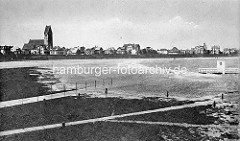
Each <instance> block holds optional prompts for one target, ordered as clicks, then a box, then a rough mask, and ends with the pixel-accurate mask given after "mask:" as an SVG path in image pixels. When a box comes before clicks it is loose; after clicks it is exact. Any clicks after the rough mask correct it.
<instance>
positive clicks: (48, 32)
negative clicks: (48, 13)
mask: <svg viewBox="0 0 240 141" xmlns="http://www.w3.org/2000/svg"><path fill="white" fill-rule="evenodd" d="M44 45H46V47H47V50H51V49H52V48H53V32H52V28H51V25H49V26H47V25H46V27H45V30H44Z"/></svg>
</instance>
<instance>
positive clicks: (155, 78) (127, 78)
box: [0, 57, 240, 98]
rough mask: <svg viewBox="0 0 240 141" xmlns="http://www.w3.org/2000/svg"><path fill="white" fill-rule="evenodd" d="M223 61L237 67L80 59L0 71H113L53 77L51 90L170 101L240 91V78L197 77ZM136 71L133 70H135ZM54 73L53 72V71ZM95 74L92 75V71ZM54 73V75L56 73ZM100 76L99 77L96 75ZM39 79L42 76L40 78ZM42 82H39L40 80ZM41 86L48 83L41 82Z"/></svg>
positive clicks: (192, 61) (209, 61)
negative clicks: (155, 69) (91, 91)
mask: <svg viewBox="0 0 240 141" xmlns="http://www.w3.org/2000/svg"><path fill="white" fill-rule="evenodd" d="M219 59H220V60H224V61H226V67H235V68H236V67H238V65H239V59H238V58H237V57H231V58H230V57H228V58H227V57H226V58H177V59H170V58H168V59H162V58H159V59H155V58H154V59H101V60H96V59H86V60H83V59H79V60H31V61H12V62H0V68H1V69H3V68H15V67H33V66H34V67H39V68H48V69H50V70H42V69H39V70H38V71H40V72H42V73H45V74H46V75H48V74H51V73H53V71H54V70H53V67H58V68H60V67H64V68H67V67H82V68H83V67H86V68H87V67H101V68H103V67H108V68H110V67H112V68H113V69H115V70H116V71H111V72H110V73H108V74H102V73H101V75H99V76H96V73H93V74H79V73H72V74H70V73H68V74H59V73H58V74H54V76H55V77H56V78H59V80H60V81H61V83H57V84H55V85H54V86H52V87H53V88H54V89H55V90H57V89H58V90H62V89H63V85H65V87H66V88H67V89H68V88H75V87H76V83H77V85H78V87H82V88H84V87H85V86H87V87H88V89H95V81H96V91H100V92H102V93H104V90H105V88H108V89H109V91H111V93H112V94H113V95H114V93H115V94H116V95H119V93H121V94H122V97H127V96H129V95H134V96H141V97H142V96H165V95H166V93H167V92H168V94H169V96H171V97H182V98H201V97H205V96H213V95H217V94H219V93H221V92H225V91H230V90H235V89H238V88H239V84H240V83H239V79H238V77H239V75H236V74H235V75H234V74H233V75H214V74H199V73H198V72H197V71H198V68H205V67H206V68H214V67H216V62H217V60H219ZM118 67H120V68H123V67H125V68H137V69H138V70H139V68H142V69H146V68H149V67H161V68H171V69H172V68H175V67H181V68H183V67H185V68H186V69H187V71H186V73H184V74H175V73H164V74H150V73H149V72H148V73H147V74H128V73H127V74H121V72H120V71H119V69H118ZM135 70H136V69H135ZM54 72H55V71H54ZM93 72H95V71H93ZM55 73H56V72H55ZM98 74H99V73H98ZM40 78H41V76H40ZM39 81H40V82H41V79H39ZM42 83H47V82H45V81H42Z"/></svg>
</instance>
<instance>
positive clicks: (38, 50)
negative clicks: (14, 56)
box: [23, 40, 238, 55]
mask: <svg viewBox="0 0 240 141" xmlns="http://www.w3.org/2000/svg"><path fill="white" fill-rule="evenodd" d="M35 42H36V40H35ZM33 43H34V42H33V40H30V41H29V43H28V45H32V44H33ZM29 49H30V48H29V47H28V48H27V50H25V45H24V47H23V52H24V53H26V52H27V53H29V51H30V53H31V54H34V55H44V54H46V52H44V51H45V49H44V46H37V45H35V47H33V49H32V50H31V49H30V50H29ZM234 53H238V50H237V49H235V48H232V49H229V48H224V49H223V51H221V50H220V46H217V45H214V46H212V47H211V49H210V50H208V49H207V45H206V44H205V43H204V44H203V45H199V46H196V47H194V48H191V49H185V50H183V49H178V48H177V47H173V48H172V49H157V50H154V49H153V48H151V47H145V48H143V49H140V45H139V44H134V43H133V44H124V45H123V46H122V47H118V48H117V49H115V48H114V47H109V48H107V49H105V50H104V49H103V48H102V47H99V46H94V47H92V48H85V47H84V46H82V47H79V46H78V47H73V48H66V47H60V46H54V47H53V48H52V49H50V51H49V54H50V55H113V54H119V55H124V54H130V55H140V54H162V55H177V54H190V55H194V54H198V55H199V54H200V55H201V54H234Z"/></svg>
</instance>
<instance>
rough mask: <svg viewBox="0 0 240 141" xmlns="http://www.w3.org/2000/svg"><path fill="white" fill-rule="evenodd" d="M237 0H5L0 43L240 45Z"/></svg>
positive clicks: (1, 10)
mask: <svg viewBox="0 0 240 141" xmlns="http://www.w3.org/2000/svg"><path fill="white" fill-rule="evenodd" d="M239 5H240V3H239V1H238V0H0V45H14V46H19V47H22V46H23V44H24V43H27V42H28V41H29V39H43V31H44V28H45V26H46V25H51V26H52V30H53V36H54V37H53V39H54V45H59V46H65V47H74V46H85V47H93V46H95V45H98V46H102V47H104V48H108V47H119V46H122V45H123V44H124V43H139V44H140V46H141V48H144V47H146V46H151V47H153V48H155V49H158V48H171V47H173V46H176V47H178V48H182V49H186V48H191V47H194V46H196V45H201V44H203V43H204V42H205V43H206V44H207V45H208V47H209V48H210V46H212V45H215V44H216V45H220V46H221V47H222V48H224V47H229V48H239V42H240V40H239V34H240V33H239V28H240V24H239V18H240V15H239V14H240V11H239Z"/></svg>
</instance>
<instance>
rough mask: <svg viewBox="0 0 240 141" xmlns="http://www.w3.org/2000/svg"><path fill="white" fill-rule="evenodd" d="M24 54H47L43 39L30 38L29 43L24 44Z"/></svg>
mask: <svg viewBox="0 0 240 141" xmlns="http://www.w3.org/2000/svg"><path fill="white" fill-rule="evenodd" d="M22 50H23V53H24V54H35V55H37V54H45V50H46V47H45V45H44V40H43V39H30V40H29V42H28V43H25V44H24V45H23V48H22Z"/></svg>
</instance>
